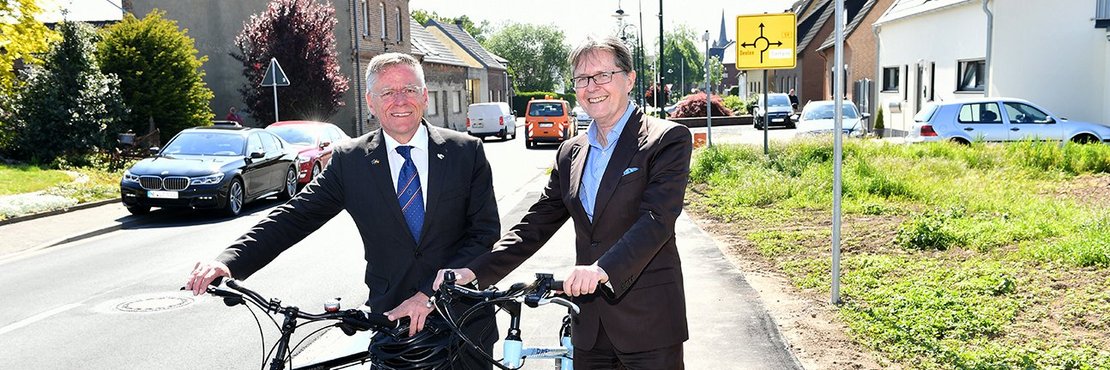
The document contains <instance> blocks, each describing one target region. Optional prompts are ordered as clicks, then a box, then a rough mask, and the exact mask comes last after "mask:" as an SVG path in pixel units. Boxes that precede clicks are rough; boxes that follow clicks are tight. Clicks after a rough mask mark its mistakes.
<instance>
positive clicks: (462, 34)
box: [428, 19, 506, 70]
mask: <svg viewBox="0 0 1110 370" xmlns="http://www.w3.org/2000/svg"><path fill="white" fill-rule="evenodd" d="M428 26H434V27H437V28H439V29H440V30H443V33H444V34H446V35H447V36H448V37H450V38H451V40H453V41H455V42H456V43H458V44H459V46H462V48H463V50H466V52H467V53H469V54H470V55H472V56H474V59H477V60H478V61H479V62H481V63H482V65H484V66H486V68H490V69H500V70H505V69H506V68H505V65H504V64H501V63H500V62H498V61H497V59H496V58H494V57H493V55H491V54H490V53H489V51H486V48H483V47H482V45H481V44H479V43H478V40H475V39H474V37H473V36H470V33H467V32H466V30H464V29H462V27H461V26H459V25H456V24H444V23H440V22H437V21H436V20H434V19H429V20H428Z"/></svg>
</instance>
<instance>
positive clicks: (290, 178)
mask: <svg viewBox="0 0 1110 370" xmlns="http://www.w3.org/2000/svg"><path fill="white" fill-rule="evenodd" d="M294 195H297V169H296V168H294V167H289V171H286V172H285V188H284V189H282V192H281V193H278V199H280V200H290V199H293V196H294Z"/></svg>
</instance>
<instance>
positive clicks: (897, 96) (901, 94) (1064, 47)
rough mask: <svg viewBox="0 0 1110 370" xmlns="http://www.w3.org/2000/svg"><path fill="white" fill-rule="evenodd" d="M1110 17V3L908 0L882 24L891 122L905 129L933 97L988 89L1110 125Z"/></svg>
mask: <svg viewBox="0 0 1110 370" xmlns="http://www.w3.org/2000/svg"><path fill="white" fill-rule="evenodd" d="M1108 21H1110V0H1068V1H1059V0H1020V1H1019V0H900V1H898V2H896V3H894V4H893V5H892V6H891V7H890V8H889V9H887V11H886V13H884V14H883V16H882V17H880V18H879V20H878V21H876V22H875V24H874V25H873V32H876V33H877V34H878V36H879V45H878V50H879V51H878V54H879V56H878V58H879V63H878V68H877V70H876V72H875V73H876V75H877V77H876V80H878V81H880V85H879V86H878V87H879V98H878V99H879V101H880V103H881V106H882V107H883V109H884V110H885V112H884V115H885V119H884V121H885V125H886V127H887V128H888V129H894V130H899V131H904V130H906V129H907V128H908V127H909V126H910V124H911V123H912V120H913V115H914V114H915V113H916V112H917V111H918V110H919V109H920V108H921V106H922V105H923V104H925V103H927V102H929V101H932V100H937V101H945V100H952V99H959V98H970V97H983V96H1006V97H1017V98H1024V99H1028V100H1030V101H1033V102H1035V103H1038V104H1040V105H1042V106H1044V107H1046V108H1048V109H1049V110H1051V111H1053V112H1054V113H1056V114H1058V115H1061V116H1063V117H1067V118H1070V119H1075V120H1081V121H1089V122H1099V123H1106V124H1110V104H1107V102H1108V101H1110V33H1108V31H1107V29H1106V27H1107V23H1108ZM988 50H989V53H988Z"/></svg>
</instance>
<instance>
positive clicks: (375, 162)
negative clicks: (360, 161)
mask: <svg viewBox="0 0 1110 370" xmlns="http://www.w3.org/2000/svg"><path fill="white" fill-rule="evenodd" d="M379 163H382V161H379V160H377V159H374V160H371V161H370V164H379Z"/></svg>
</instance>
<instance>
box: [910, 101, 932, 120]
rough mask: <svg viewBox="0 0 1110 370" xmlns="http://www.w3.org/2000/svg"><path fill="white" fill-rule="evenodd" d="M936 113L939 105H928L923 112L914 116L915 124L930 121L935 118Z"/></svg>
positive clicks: (923, 108)
mask: <svg viewBox="0 0 1110 370" xmlns="http://www.w3.org/2000/svg"><path fill="white" fill-rule="evenodd" d="M936 111H937V105H936V104H933V103H926V104H925V106H924V107H921V111H919V112H917V114H915V115H914V116H913V121H914V122H925V121H928V120H929V118H932V117H933V112H936Z"/></svg>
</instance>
